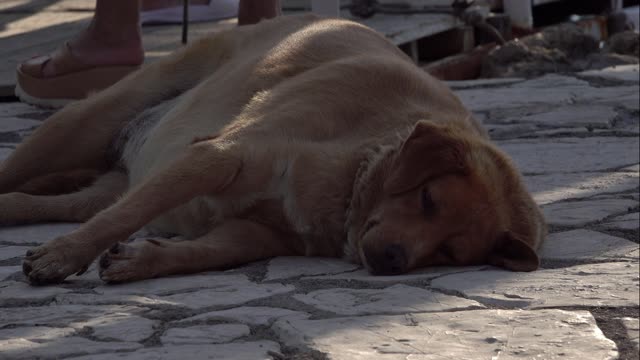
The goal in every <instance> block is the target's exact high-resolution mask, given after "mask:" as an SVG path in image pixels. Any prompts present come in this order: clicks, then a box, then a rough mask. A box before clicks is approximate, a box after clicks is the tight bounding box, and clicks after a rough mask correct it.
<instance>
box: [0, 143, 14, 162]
mask: <svg viewBox="0 0 640 360" xmlns="http://www.w3.org/2000/svg"><path fill="white" fill-rule="evenodd" d="M12 152H13V149H12V148H9V147H1V146H0V162H2V161H4V159H6V158H8V157H9V155H11V153H12Z"/></svg>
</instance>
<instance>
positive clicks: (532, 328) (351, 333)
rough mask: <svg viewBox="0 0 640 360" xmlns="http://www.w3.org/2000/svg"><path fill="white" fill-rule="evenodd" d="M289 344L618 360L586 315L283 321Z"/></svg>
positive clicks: (501, 313)
mask: <svg viewBox="0 0 640 360" xmlns="http://www.w3.org/2000/svg"><path fill="white" fill-rule="evenodd" d="M273 329H274V331H275V332H276V333H277V334H278V335H279V336H280V338H281V339H282V341H284V343H285V344H287V345H288V346H295V347H298V348H306V347H311V348H314V349H318V350H320V351H321V352H323V353H326V354H328V355H329V358H331V359H335V360H340V359H345V360H360V359H381V360H392V359H498V358H504V359H555V358H561V359H575V360H583V359H615V357H616V355H617V351H616V346H615V344H614V343H613V342H612V341H610V340H608V339H606V338H605V337H604V336H603V335H602V333H601V332H600V330H599V329H598V327H597V326H596V324H595V321H594V319H593V317H592V316H591V315H590V314H589V313H588V312H567V311H560V310H543V311H509V310H474V311H464V312H454V313H447V312H445V313H439V314H411V315H405V316H362V317H345V318H337V319H328V320H280V321H278V322H277V323H276V324H275V325H274V326H273Z"/></svg>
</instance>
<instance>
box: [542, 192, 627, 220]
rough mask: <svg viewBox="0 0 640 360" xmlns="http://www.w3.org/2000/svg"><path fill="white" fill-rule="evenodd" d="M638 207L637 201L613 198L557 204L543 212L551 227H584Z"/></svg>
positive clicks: (545, 208) (547, 207)
mask: <svg viewBox="0 0 640 360" xmlns="http://www.w3.org/2000/svg"><path fill="white" fill-rule="evenodd" d="M637 206H638V202H637V201H635V200H627V199H615V198H613V199H598V200H585V201H570V202H561V203H555V204H550V205H546V206H543V207H542V211H543V212H544V215H545V216H546V217H547V219H548V223H549V224H551V225H564V226H582V225H585V224H587V223H590V222H594V221H599V220H602V219H604V218H606V217H609V216H611V215H618V214H621V213H626V212H628V211H629V210H631V209H634V208H636V207H637Z"/></svg>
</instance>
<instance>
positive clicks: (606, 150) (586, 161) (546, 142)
mask: <svg viewBox="0 0 640 360" xmlns="http://www.w3.org/2000/svg"><path fill="white" fill-rule="evenodd" d="M639 141H640V140H639V139H638V138H637V137H618V138H616V137H590V138H558V139H518V140H506V141H499V142H498V145H499V146H500V148H502V149H503V150H504V151H506V152H507V153H508V154H509V155H510V156H511V157H512V158H513V160H514V161H515V163H516V165H517V167H518V169H520V171H522V172H523V173H536V174H543V173H550V172H565V173H567V172H581V171H598V170H609V169H612V168H619V167H623V166H625V165H629V164H635V163H637V162H638V159H639V157H640V154H639V153H638V148H639V147H640V142H639ZM587 179H588V178H587ZM585 180H586V179H585Z"/></svg>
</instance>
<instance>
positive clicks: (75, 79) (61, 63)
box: [15, 43, 140, 108]
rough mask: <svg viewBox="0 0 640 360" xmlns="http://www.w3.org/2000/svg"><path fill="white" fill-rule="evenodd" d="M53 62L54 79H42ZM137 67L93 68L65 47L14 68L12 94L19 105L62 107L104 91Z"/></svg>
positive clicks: (50, 77) (112, 66)
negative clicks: (24, 103) (46, 68)
mask: <svg viewBox="0 0 640 360" xmlns="http://www.w3.org/2000/svg"><path fill="white" fill-rule="evenodd" d="M49 61H51V62H53V65H54V67H55V70H56V75H54V76H45V75H44V72H43V69H44V67H45V65H46V64H47V63H48V62H49ZM139 68H140V66H139V65H109V66H94V65H87V64H84V63H82V62H81V61H80V60H79V59H78V58H76V57H75V56H74V55H73V53H72V52H71V49H70V48H69V44H68V43H65V45H64V46H63V47H60V48H59V49H57V50H56V51H54V52H53V53H52V54H50V55H45V56H38V57H35V58H32V59H30V60H27V61H26V62H24V63H22V64H20V65H18V67H17V69H16V77H17V84H16V89H15V94H16V96H17V97H18V98H20V100H21V101H23V102H26V103H29V104H32V105H38V106H44V107H53V108H58V107H62V106H64V105H66V104H68V103H69V102H72V101H75V100H80V99H84V98H86V97H87V96H88V95H89V94H91V93H94V92H97V91H100V90H102V89H105V88H107V87H109V86H111V85H113V84H115V83H116V82H118V81H119V80H120V79H122V78H123V77H125V76H127V75H128V74H129V73H131V72H133V71H135V70H137V69H139Z"/></svg>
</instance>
